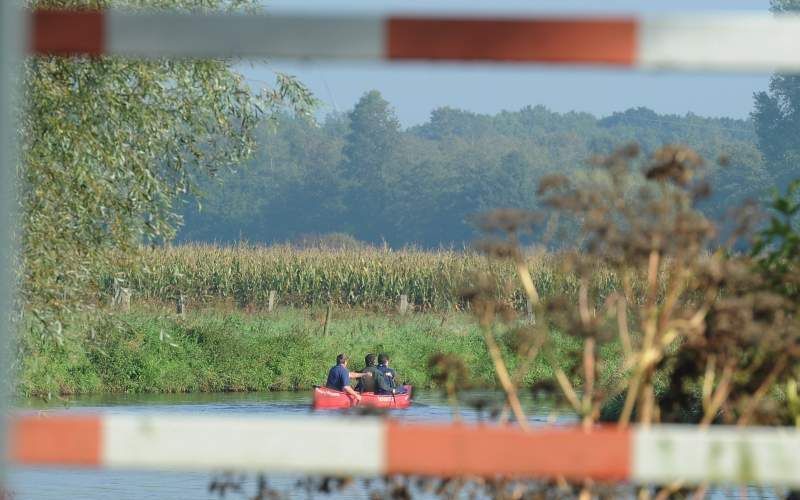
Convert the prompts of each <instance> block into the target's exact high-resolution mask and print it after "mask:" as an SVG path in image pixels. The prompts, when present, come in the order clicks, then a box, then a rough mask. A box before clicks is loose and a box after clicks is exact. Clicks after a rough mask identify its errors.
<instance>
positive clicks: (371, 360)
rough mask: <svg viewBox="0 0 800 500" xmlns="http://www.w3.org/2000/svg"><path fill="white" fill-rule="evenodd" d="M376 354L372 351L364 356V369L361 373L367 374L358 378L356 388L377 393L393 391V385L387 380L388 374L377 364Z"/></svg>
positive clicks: (360, 390)
mask: <svg viewBox="0 0 800 500" xmlns="http://www.w3.org/2000/svg"><path fill="white" fill-rule="evenodd" d="M376 360H377V358H376V356H375V355H374V354H372V353H370V354H367V355H366V356H365V357H364V369H363V370H361V373H363V374H365V375H367V376H365V377H362V378H360V379H359V380H358V385H357V386H356V390H357V391H359V392H374V393H376V394H386V393H387V392H388V393H391V391H392V387H391V385H389V382H388V381H387V380H386V376H385V375H384V374H383V373H381V371H380V370H378V367H377V366H375V363H376Z"/></svg>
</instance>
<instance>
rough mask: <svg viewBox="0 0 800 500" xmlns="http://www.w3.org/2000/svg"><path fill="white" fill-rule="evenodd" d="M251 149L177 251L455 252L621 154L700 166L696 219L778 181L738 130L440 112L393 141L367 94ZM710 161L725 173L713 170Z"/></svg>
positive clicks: (578, 116)
mask: <svg viewBox="0 0 800 500" xmlns="http://www.w3.org/2000/svg"><path fill="white" fill-rule="evenodd" d="M258 140H259V143H260V144H261V146H260V147H259V148H258V150H257V151H256V154H255V157H254V159H253V160H252V161H250V162H247V163H246V165H247V168H243V169H242V170H241V171H239V172H236V173H234V174H223V175H222V176H221V180H222V182H221V183H207V184H205V185H204V186H203V188H204V191H205V192H206V197H205V198H204V200H203V201H204V210H202V211H201V212H197V211H196V210H194V209H193V208H190V209H189V210H188V211H187V214H186V225H185V226H184V227H183V229H182V231H181V232H180V234H179V240H181V241H214V242H234V241H237V240H239V239H244V240H248V241H251V242H262V243H274V242H285V241H287V240H288V241H293V240H298V239H303V238H304V236H303V235H305V234H309V233H311V234H325V233H328V232H343V233H349V234H351V235H353V236H354V237H356V238H357V239H359V240H364V241H367V242H370V243H376V244H381V243H383V242H384V241H385V242H387V243H388V244H389V245H391V246H393V247H400V246H403V245H409V244H411V245H420V246H423V247H436V246H439V245H449V244H455V245H456V246H461V245H462V244H465V243H468V242H470V241H471V240H472V239H473V238H474V237H475V236H476V234H475V232H474V231H473V228H472V227H471V225H470V223H469V217H470V216H471V215H472V214H476V213H480V212H484V211H487V210H491V209H494V208H498V207H513V208H524V209H536V208H538V204H537V201H536V189H537V185H538V182H539V180H540V179H541V178H542V177H543V176H545V175H548V174H552V173H560V174H565V175H567V176H581V175H586V169H585V166H586V160H587V159H589V158H590V157H592V156H593V155H595V154H606V153H609V152H611V151H612V150H614V149H616V148H617V147H619V146H620V145H622V144H625V143H628V142H636V143H638V144H640V145H641V147H642V149H643V151H644V153H645V154H649V153H651V152H653V151H654V150H655V149H656V148H658V147H661V146H662V145H664V144H685V145H688V146H690V147H693V148H695V149H696V150H697V151H698V152H699V153H700V154H701V156H703V157H705V158H708V159H710V162H709V163H710V164H709V165H707V167H708V168H707V169H706V171H705V175H707V177H708V180H709V182H710V183H711V184H712V185H713V186H714V191H713V192H712V196H711V197H710V198H709V199H706V200H704V201H703V206H702V208H703V210H705V211H706V212H708V213H709V214H710V215H712V217H713V218H715V219H723V218H725V216H726V215H727V212H728V211H729V210H730V209H731V208H732V207H735V206H738V205H739V204H740V203H741V202H742V201H743V200H746V199H748V198H760V197H761V196H763V194H764V193H765V192H767V191H768V189H769V187H770V186H771V185H772V182H773V179H774V178H775V177H776V176H778V175H779V174H780V172H777V171H776V172H773V173H769V172H767V171H766V170H765V168H764V166H763V162H762V159H761V156H760V154H759V151H758V149H757V146H756V143H757V139H756V134H755V131H754V128H753V124H752V123H751V122H749V121H746V120H734V119H728V118H703V117H700V116H697V115H694V114H691V113H690V114H687V115H685V116H677V115H660V114H657V113H655V112H654V111H652V110H649V109H647V108H636V109H629V110H627V111H624V112H620V113H614V114H613V115H611V116H608V117H605V118H602V119H598V118H597V117H595V116H593V115H590V114H588V113H575V112H573V113H563V114H562V113H555V112H552V111H549V110H548V109H547V108H545V107H543V106H536V107H530V106H528V107H524V108H522V109H521V110H519V111H515V112H501V113H498V114H496V115H480V114H476V113H471V112H467V111H462V110H456V109H452V108H439V109H436V110H434V111H433V112H432V113H431V118H430V120H429V121H428V122H427V123H424V124H422V125H419V126H415V127H411V128H409V129H406V130H400V128H399V125H398V123H397V119H396V117H395V116H394V113H393V111H392V109H391V107H390V106H389V104H388V103H387V102H386V101H385V100H384V99H383V98H382V97H381V96H380V94H379V93H377V92H375V91H372V92H368V93H367V94H365V95H364V96H363V97H362V99H361V100H360V101H359V102H358V103H357V104H356V107H355V108H354V109H353V110H352V111H351V112H350V113H348V114H346V115H331V116H329V117H327V118H326V119H325V121H324V122H323V123H322V124H321V125H319V126H317V125H315V124H313V123H310V122H308V121H307V120H303V119H295V118H291V117H285V118H284V119H282V120H281V124H280V125H279V126H278V127H277V128H263V129H262V130H261V131H259V132H258ZM719 157H725V160H726V161H725V162H724V163H726V164H728V166H727V167H721V166H718V165H716V164H715V163H714V160H716V159H717V158H719ZM192 206H193V205H192ZM555 236H559V235H555ZM534 237H536V235H534ZM557 239H559V238H557Z"/></svg>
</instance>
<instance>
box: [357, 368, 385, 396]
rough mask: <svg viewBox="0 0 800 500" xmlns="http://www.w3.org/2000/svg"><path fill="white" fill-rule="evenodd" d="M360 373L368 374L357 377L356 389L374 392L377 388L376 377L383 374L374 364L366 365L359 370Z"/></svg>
mask: <svg viewBox="0 0 800 500" xmlns="http://www.w3.org/2000/svg"><path fill="white" fill-rule="evenodd" d="M361 373H363V374H365V375H367V374H368V376H366V377H362V378H360V379H358V385H357V386H356V390H357V391H358V392H375V389H376V388H377V379H378V377H381V378H383V374H382V373H381V372H379V371H378V368H377V367H376V366H367V367H365V368H364V369H363V370H361Z"/></svg>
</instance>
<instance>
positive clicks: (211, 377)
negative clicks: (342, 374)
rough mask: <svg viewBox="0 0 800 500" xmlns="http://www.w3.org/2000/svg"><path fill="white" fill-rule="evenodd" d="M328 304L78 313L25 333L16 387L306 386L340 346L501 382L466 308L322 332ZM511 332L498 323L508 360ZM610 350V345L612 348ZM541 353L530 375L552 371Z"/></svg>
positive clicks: (417, 374)
mask: <svg viewBox="0 0 800 500" xmlns="http://www.w3.org/2000/svg"><path fill="white" fill-rule="evenodd" d="M323 321H324V310H313V309H305V310H296V309H288V308H287V309H279V310H278V311H277V312H276V313H274V314H272V315H253V314H244V313H241V312H237V311H232V312H220V311H214V310H207V311H195V312H193V313H192V314H190V315H188V316H187V317H186V318H183V319H181V318H178V317H175V316H171V315H165V314H161V313H159V312H158V311H157V310H155V309H153V310H146V309H141V310H135V311H133V312H130V313H125V314H115V315H113V316H111V317H110V318H109V319H92V318H89V317H83V318H74V321H72V322H71V324H70V326H69V327H68V328H67V330H66V331H65V334H64V342H63V344H61V345H59V344H57V343H55V342H53V341H52V340H43V339H42V338H41V337H40V336H39V335H38V334H37V333H36V332H35V331H34V329H33V328H28V329H26V330H24V331H23V332H22V334H21V339H20V356H19V373H18V384H17V388H18V393H20V395H22V396H48V395H51V396H53V395H57V394H91V393H107V392H115V393H118V392H129V393H137V392H194V391H267V390H306V389H309V388H311V387H312V386H313V385H314V384H320V383H323V382H324V379H325V375H326V373H327V370H328V368H329V367H330V365H331V364H332V363H333V360H334V358H335V356H336V354H337V353H339V352H346V353H348V354H349V355H350V356H351V357H352V360H353V366H354V367H355V368H358V367H360V366H361V364H362V359H363V355H364V354H365V353H367V352H380V351H384V352H387V353H389V354H390V355H391V357H392V360H393V366H394V367H396V368H397V370H398V372H399V374H400V376H401V378H402V379H403V380H407V381H408V382H410V383H412V384H414V385H415V386H416V387H419V388H431V387H434V383H433V382H432V380H431V378H430V376H429V372H428V369H427V366H426V365H427V361H428V359H429V357H430V356H431V355H432V354H434V353H439V352H443V353H453V354H456V355H458V356H460V357H461V358H462V359H463V360H464V361H465V362H466V364H467V366H468V368H469V372H470V382H471V383H472V384H473V385H475V386H480V387H495V385H496V379H495V375H494V370H493V367H492V365H491V363H490V362H489V357H488V355H487V354H486V349H485V346H484V342H483V339H482V337H481V334H480V332H479V331H478V329H477V327H476V326H475V325H474V324H473V323H472V321H471V318H470V317H469V316H467V315H465V314H451V315H448V316H447V317H446V318H445V321H443V316H442V315H434V314H414V315H408V316H387V315H378V314H372V313H367V312H354V311H347V312H344V311H339V312H335V313H334V315H333V318H332V321H331V323H330V326H329V333H328V335H327V336H325V337H323V336H322V323H323ZM511 337H512V335H510V334H507V333H505V332H502V331H500V332H498V338H499V339H500V343H501V345H502V346H503V347H504V349H506V355H507V359H509V361H510V365H511V366H512V367H513V366H514V365H515V364H516V361H517V360H516V357H515V355H514V354H513V353H512V349H511V348H510V346H511V345H513V341H512V339H511ZM554 339H555V340H554V345H555V346H556V350H555V352H556V357H557V359H559V360H561V362H562V367H565V368H567V367H568V365H569V361H568V359H577V358H578V356H575V355H569V354H568V353H577V351H579V350H580V345H579V344H578V342H576V341H575V340H574V339H570V338H567V337H565V336H562V335H560V334H558V333H554ZM606 354H607V355H609V356H611V357H612V358H613V357H614V356H615V354H614V353H613V352H609V353H606ZM550 375H551V371H550V369H549V367H548V366H547V363H546V362H545V361H544V359H543V358H541V357H540V358H539V359H537V360H536V362H535V363H533V365H532V367H531V369H530V371H529V373H528V374H527V380H526V381H527V382H528V383H533V382H535V381H537V380H542V379H546V378H549V377H550Z"/></svg>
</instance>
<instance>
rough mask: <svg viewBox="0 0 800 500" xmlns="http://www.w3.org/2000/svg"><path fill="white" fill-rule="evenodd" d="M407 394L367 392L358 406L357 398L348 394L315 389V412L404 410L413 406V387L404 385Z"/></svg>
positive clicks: (362, 395)
mask: <svg viewBox="0 0 800 500" xmlns="http://www.w3.org/2000/svg"><path fill="white" fill-rule="evenodd" d="M403 387H405V389H406V392H405V394H395V395H391V394H375V393H373V392H365V393H363V394H361V402H360V403H358V404H356V400H355V398H353V397H351V396H350V395H348V394H347V393H344V392H341V391H336V390H333V389H328V388H327V387H315V388H314V409H315V410H343V409H346V408H352V407H354V406H364V407H368V408H387V409H402V408H408V407H409V406H411V386H410V385H404V386H403Z"/></svg>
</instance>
